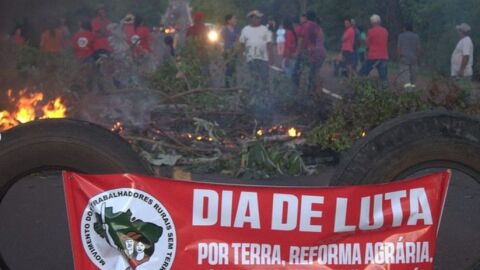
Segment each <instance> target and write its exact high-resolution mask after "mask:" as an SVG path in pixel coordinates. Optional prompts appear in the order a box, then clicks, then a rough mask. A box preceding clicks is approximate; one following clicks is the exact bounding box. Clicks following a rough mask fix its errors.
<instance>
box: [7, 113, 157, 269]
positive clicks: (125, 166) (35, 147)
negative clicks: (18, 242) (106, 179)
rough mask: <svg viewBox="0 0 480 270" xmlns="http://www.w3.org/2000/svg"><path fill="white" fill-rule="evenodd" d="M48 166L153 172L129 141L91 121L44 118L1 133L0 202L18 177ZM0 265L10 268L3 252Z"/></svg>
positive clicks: (95, 171) (112, 171) (106, 171)
mask: <svg viewBox="0 0 480 270" xmlns="http://www.w3.org/2000/svg"><path fill="white" fill-rule="evenodd" d="M48 169H69V170H72V171H77V172H83V173H95V174H106V173H139V174H145V175H150V174H151V171H150V170H149V168H148V166H146V164H145V163H144V162H143V161H142V160H141V159H140V157H139V156H138V155H137V154H136V153H135V152H134V151H133V150H132V148H131V147H130V145H129V144H128V143H127V142H126V141H124V140H123V139H122V138H121V137H119V136H117V135H115V134H113V133H112V132H110V131H108V130H106V129H104V128H102V127H100V126H97V125H94V124H91V123H88V122H82V121H76V120H68V119H55V120H42V121H35V122H32V123H28V124H25V125H21V126H18V127H16V128H13V129H11V130H8V131H6V132H4V133H1V140H0V172H1V173H0V202H1V200H2V198H3V197H4V195H5V194H6V193H7V191H8V189H9V188H10V187H11V186H12V185H13V184H14V183H15V182H16V181H17V180H19V179H20V178H22V177H24V176H26V175H28V174H31V173H34V172H38V171H42V170H48ZM0 269H4V270H6V269H8V267H7V265H6V264H5V262H4V260H3V259H2V256H1V254H0Z"/></svg>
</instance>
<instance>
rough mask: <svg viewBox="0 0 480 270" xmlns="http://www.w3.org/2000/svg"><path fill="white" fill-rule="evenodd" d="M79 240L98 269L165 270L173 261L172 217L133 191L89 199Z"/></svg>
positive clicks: (145, 195)
mask: <svg viewBox="0 0 480 270" xmlns="http://www.w3.org/2000/svg"><path fill="white" fill-rule="evenodd" d="M81 237H82V244H83V248H84V249H85V252H86V253H87V255H88V257H89V258H90V260H91V261H92V262H93V263H94V264H95V265H96V266H97V267H99V268H100V269H133V270H135V269H138V270H149V269H159V268H161V269H166V270H168V269H170V268H171V266H172V264H173V260H174V259H175V250H176V243H177V239H176V233H175V226H174V224H173V220H172V217H171V216H170V214H169V213H168V211H167V209H166V208H165V207H164V206H163V205H162V204H161V203H160V202H159V201H158V200H157V199H155V197H153V196H152V195H150V194H148V193H146V192H144V191H140V190H137V189H130V188H121V189H113V190H108V191H105V192H103V193H101V194H98V195H97V196H95V197H93V198H91V199H90V200H89V202H88V206H87V207H86V208H85V210H84V212H83V215H82V222H81Z"/></svg>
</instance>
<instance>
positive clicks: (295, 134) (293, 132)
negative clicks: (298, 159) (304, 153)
mask: <svg viewBox="0 0 480 270" xmlns="http://www.w3.org/2000/svg"><path fill="white" fill-rule="evenodd" d="M288 136H289V137H291V138H298V137H300V136H302V132H300V131H299V130H297V129H296V128H293V127H292V128H290V129H288Z"/></svg>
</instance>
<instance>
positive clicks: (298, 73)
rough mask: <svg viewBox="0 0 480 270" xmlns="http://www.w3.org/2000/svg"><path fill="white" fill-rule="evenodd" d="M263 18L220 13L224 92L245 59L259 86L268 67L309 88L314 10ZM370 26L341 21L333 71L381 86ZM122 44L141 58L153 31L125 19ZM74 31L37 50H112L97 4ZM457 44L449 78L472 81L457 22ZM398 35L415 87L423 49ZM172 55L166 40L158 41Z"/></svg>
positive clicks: (313, 79) (323, 55)
mask: <svg viewBox="0 0 480 270" xmlns="http://www.w3.org/2000/svg"><path fill="white" fill-rule="evenodd" d="M192 17H193V24H192V25H191V26H190V27H189V28H188V29H186V37H187V39H190V40H192V41H193V43H194V44H196V46H197V53H198V54H199V55H204V56H205V57H206V54H205V46H204V44H205V43H206V42H208V38H207V36H208V34H209V28H208V27H207V26H206V24H205V19H204V17H205V16H204V14H203V13H202V12H195V13H193V16H192ZM263 17H264V14H262V13H261V12H260V11H258V10H253V11H251V12H249V13H248V14H247V18H248V25H246V26H245V27H243V29H241V30H240V29H239V28H238V26H237V18H236V17H235V16H234V15H233V14H228V15H226V16H225V24H224V27H223V28H222V30H221V32H220V37H221V40H222V42H223V50H224V51H223V53H224V56H225V78H226V79H225V84H226V86H227V87H229V86H230V85H231V83H232V81H234V79H235V68H236V62H237V60H238V59H239V58H240V57H244V60H245V62H246V63H247V66H248V70H249V71H250V73H251V74H252V76H253V77H254V78H255V81H257V82H259V83H260V86H259V87H260V88H262V87H266V85H267V79H268V77H269V76H268V73H269V72H270V70H271V69H281V70H282V71H283V72H284V73H285V75H286V76H288V77H289V78H290V79H291V80H292V82H293V83H294V84H295V85H297V86H298V85H299V84H300V83H301V78H302V76H303V73H304V71H306V70H308V74H307V75H306V77H307V78H308V79H307V83H308V87H309V88H313V87H315V85H316V83H317V79H318V78H319V70H320V69H321V68H322V65H323V63H324V62H325V61H326V59H327V50H326V49H325V44H324V43H325V36H324V31H323V29H322V27H321V26H320V23H319V19H318V17H317V16H316V14H315V12H313V11H309V12H307V13H305V14H303V15H301V16H300V17H299V18H293V19H292V18H285V19H283V20H282V21H281V22H278V21H277V20H274V19H273V18H272V17H269V18H268V20H267V24H266V25H263V24H262V21H263ZM369 21H370V27H369V29H368V30H366V29H365V27H363V26H360V25H357V24H356V21H355V20H354V19H353V18H351V17H346V18H345V19H344V26H345V29H344V32H343V34H342V35H341V44H339V51H338V54H336V56H335V57H334V59H335V60H334V62H335V74H336V75H339V76H345V77H348V78H352V77H354V76H368V75H369V74H370V73H371V71H372V70H373V69H376V70H377V72H378V75H379V78H380V80H381V81H382V82H384V83H385V84H388V81H389V74H388V61H389V59H390V55H389V40H390V39H389V31H388V30H387V29H386V28H385V27H384V26H382V20H381V18H380V16H379V15H376V14H374V15H372V16H371V17H370V20H369ZM119 25H120V27H121V32H122V36H123V39H124V43H125V44H128V46H126V50H129V51H130V52H131V53H132V55H133V56H136V57H142V56H144V55H148V54H151V53H152V32H153V31H155V29H150V28H149V27H147V26H146V25H145V24H144V22H143V19H142V17H141V16H139V15H135V16H134V15H133V14H127V15H126V16H125V17H124V18H123V19H122V20H121V22H120V24H119ZM78 28H79V30H78V31H77V32H76V33H74V34H71V33H70V30H69V28H68V26H67V25H66V23H65V20H60V21H58V22H57V23H56V24H55V25H51V26H50V27H49V28H48V29H47V30H45V31H44V32H43V33H42V34H41V37H40V49H41V50H42V51H44V52H47V53H51V54H61V53H62V52H63V51H64V50H66V48H68V47H69V48H71V49H73V52H74V54H75V56H76V58H77V59H78V60H79V61H80V62H83V63H88V62H94V61H96V60H98V59H99V58H101V57H102V56H109V55H110V54H111V53H112V51H113V50H114V48H113V47H114V44H112V39H111V36H112V31H114V30H113V29H112V22H111V21H110V20H109V18H108V16H107V12H106V9H105V7H104V6H99V7H98V8H97V9H96V15H95V17H94V18H93V19H91V20H84V21H82V22H80V23H79V27H78ZM456 29H457V31H458V33H459V36H460V40H459V41H458V44H457V46H456V48H455V50H454V51H453V54H452V57H451V75H452V77H456V78H466V79H471V78H472V75H473V69H472V66H473V47H474V46H473V42H472V39H471V38H470V37H469V33H470V31H471V28H470V26H469V25H468V24H466V23H462V24H461V25H458V26H457V28H456ZM403 30H404V31H403V32H402V33H401V34H400V35H399V36H398V40H397V50H396V58H397V59H398V63H399V67H400V68H399V74H398V77H399V78H400V81H401V82H402V85H403V86H404V87H405V88H414V87H415V85H416V77H417V76H416V74H417V69H418V68H417V67H418V62H419V57H421V56H422V47H421V44H420V38H419V36H418V34H416V33H415V32H414V29H413V26H412V24H410V23H406V24H405V25H404V29H403ZM24 33H25V29H24V28H22V27H16V28H15V30H14V31H13V32H12V34H11V40H12V41H13V42H14V43H16V44H19V45H23V44H25V43H26V42H27V39H26V37H25V34H24ZM164 41H165V43H166V44H167V46H168V47H169V48H170V50H169V53H170V54H171V55H174V54H175V49H174V42H173V40H172V38H171V37H166V38H165V40H164Z"/></svg>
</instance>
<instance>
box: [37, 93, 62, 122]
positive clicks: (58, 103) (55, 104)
mask: <svg viewBox="0 0 480 270" xmlns="http://www.w3.org/2000/svg"><path fill="white" fill-rule="evenodd" d="M42 111H43V116H42V117H41V119H47V118H65V116H66V112H67V107H65V105H63V103H62V98H60V97H58V98H56V99H55V100H53V101H50V102H48V103H47V105H45V106H43V108H42Z"/></svg>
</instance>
